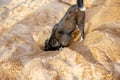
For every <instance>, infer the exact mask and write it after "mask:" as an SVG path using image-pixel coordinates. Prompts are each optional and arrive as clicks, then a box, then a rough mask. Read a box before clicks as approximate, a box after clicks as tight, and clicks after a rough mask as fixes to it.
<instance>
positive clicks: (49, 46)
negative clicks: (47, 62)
mask: <svg viewBox="0 0 120 80" xmlns="http://www.w3.org/2000/svg"><path fill="white" fill-rule="evenodd" d="M70 41H71V34H70V33H66V32H65V31H64V30H62V28H61V26H59V25H58V24H56V25H55V26H54V27H53V30H52V35H51V37H50V39H49V40H46V42H45V50H58V49H59V48H61V47H65V46H68V45H69V43H70Z"/></svg>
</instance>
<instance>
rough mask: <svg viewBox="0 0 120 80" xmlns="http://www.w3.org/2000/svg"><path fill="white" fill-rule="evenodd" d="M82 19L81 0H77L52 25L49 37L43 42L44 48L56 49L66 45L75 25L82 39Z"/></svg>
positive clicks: (83, 18) (83, 12)
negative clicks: (75, 3) (57, 21)
mask: <svg viewBox="0 0 120 80" xmlns="http://www.w3.org/2000/svg"><path fill="white" fill-rule="evenodd" d="M84 20H85V7H84V5H83V0H77V5H72V6H71V7H70V8H69V9H68V10H67V12H66V14H65V15H64V17H63V18H62V19H61V20H60V21H59V23H57V24H55V26H54V27H53V30H52V34H51V37H50V39H49V40H46V42H45V50H46V51H47V50H58V49H60V48H61V47H66V46H68V45H69V44H70V41H71V37H72V35H71V34H72V32H73V31H74V30H75V29H76V26H78V27H79V29H80V30H81V36H82V38H83V39H84Z"/></svg>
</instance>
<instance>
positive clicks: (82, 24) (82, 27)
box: [78, 22, 85, 41]
mask: <svg viewBox="0 0 120 80" xmlns="http://www.w3.org/2000/svg"><path fill="white" fill-rule="evenodd" d="M78 27H79V29H80V31H81V39H80V40H81V41H82V40H83V39H84V38H85V33H84V22H81V23H80V24H79V25H78Z"/></svg>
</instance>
